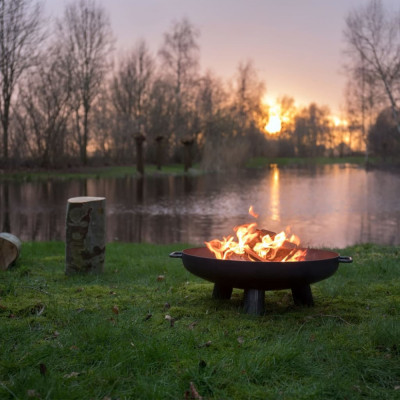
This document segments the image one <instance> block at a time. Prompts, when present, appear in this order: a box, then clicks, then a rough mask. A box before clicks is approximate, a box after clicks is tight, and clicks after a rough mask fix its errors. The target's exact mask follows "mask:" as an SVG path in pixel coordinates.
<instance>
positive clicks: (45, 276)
mask: <svg viewBox="0 0 400 400" xmlns="http://www.w3.org/2000/svg"><path fill="white" fill-rule="evenodd" d="M184 247H185V246H184V245H171V246H155V245H138V244H122V243H112V244H109V245H108V247H107V254H106V270H105V273H104V274H103V275H102V276H87V277H85V276H76V277H66V276H65V275H64V271H63V269H64V244H63V243H25V244H24V245H23V249H22V250H23V252H22V255H21V257H20V259H19V261H18V263H17V266H16V267H14V268H13V269H11V270H8V271H5V272H1V274H0V337H1V341H0V360H1V361H0V398H1V399H26V398H38V399H39V398H40V399H185V398H192V397H191V395H193V398H200V396H202V397H203V399H296V400H299V399H366V398H367V399H379V400H382V399H395V398H400V324H399V317H400V277H399V259H400V248H398V247H397V248H394V247H378V246H372V245H364V246H356V247H351V248H347V249H344V250H341V252H340V253H341V254H343V255H352V256H353V258H354V263H353V264H341V266H340V268H339V270H338V272H337V273H336V274H335V275H334V276H332V277H331V278H329V279H327V280H325V281H322V282H319V283H317V284H315V285H313V286H312V289H313V294H314V300H315V303H316V304H315V306H314V307H312V308H300V307H296V306H294V305H293V303H292V299H291V294H290V291H276V292H268V293H267V294H266V312H265V315H263V316H261V317H256V316H249V315H246V314H243V313H242V312H241V300H242V291H240V290H236V289H235V290H234V293H233V297H232V299H231V300H226V301H222V300H220V301H216V300H213V299H211V291H212V284H211V283H208V282H206V281H203V280H201V279H199V278H196V277H194V276H193V275H191V274H189V273H188V272H186V270H185V269H184V268H183V267H182V264H181V260H176V259H170V258H169V257H168V254H169V252H171V251H173V250H179V249H182V248H184ZM196 392H197V393H198V395H199V396H197V394H196ZM185 396H186V397H185ZM196 396H197V397H196Z"/></svg>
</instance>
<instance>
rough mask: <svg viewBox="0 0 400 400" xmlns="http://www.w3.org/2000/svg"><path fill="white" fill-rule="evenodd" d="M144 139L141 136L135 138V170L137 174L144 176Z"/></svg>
mask: <svg viewBox="0 0 400 400" xmlns="http://www.w3.org/2000/svg"><path fill="white" fill-rule="evenodd" d="M145 140H146V138H145V137H144V136H143V135H142V134H138V135H136V136H135V141H136V168H137V171H138V172H139V174H141V175H143V174H144V156H143V142H144V141H145Z"/></svg>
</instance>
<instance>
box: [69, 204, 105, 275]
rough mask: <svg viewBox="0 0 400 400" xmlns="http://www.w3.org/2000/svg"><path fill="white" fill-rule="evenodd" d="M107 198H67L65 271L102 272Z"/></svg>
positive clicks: (70, 272) (70, 273)
mask: <svg viewBox="0 0 400 400" xmlns="http://www.w3.org/2000/svg"><path fill="white" fill-rule="evenodd" d="M105 206H106V199H105V198H104V197H74V198H71V199H69V200H68V204H67V217H66V248H65V273H66V275H73V274H75V273H97V274H98V273H102V272H103V269H104V258H105V250H106V212H105V211H106V210H105Z"/></svg>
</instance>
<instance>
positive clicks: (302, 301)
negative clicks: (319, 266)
mask: <svg viewBox="0 0 400 400" xmlns="http://www.w3.org/2000/svg"><path fill="white" fill-rule="evenodd" d="M292 296H293V300H294V304H296V306H309V307H311V306H313V305H314V299H313V295H312V292H311V287H310V285H304V286H297V287H293V288H292Z"/></svg>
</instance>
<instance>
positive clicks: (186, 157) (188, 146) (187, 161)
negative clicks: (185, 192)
mask: <svg viewBox="0 0 400 400" xmlns="http://www.w3.org/2000/svg"><path fill="white" fill-rule="evenodd" d="M181 143H182V144H183V168H184V171H185V172H188V171H189V169H190V168H192V146H193V143H194V139H193V138H188V139H182V140H181Z"/></svg>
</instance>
